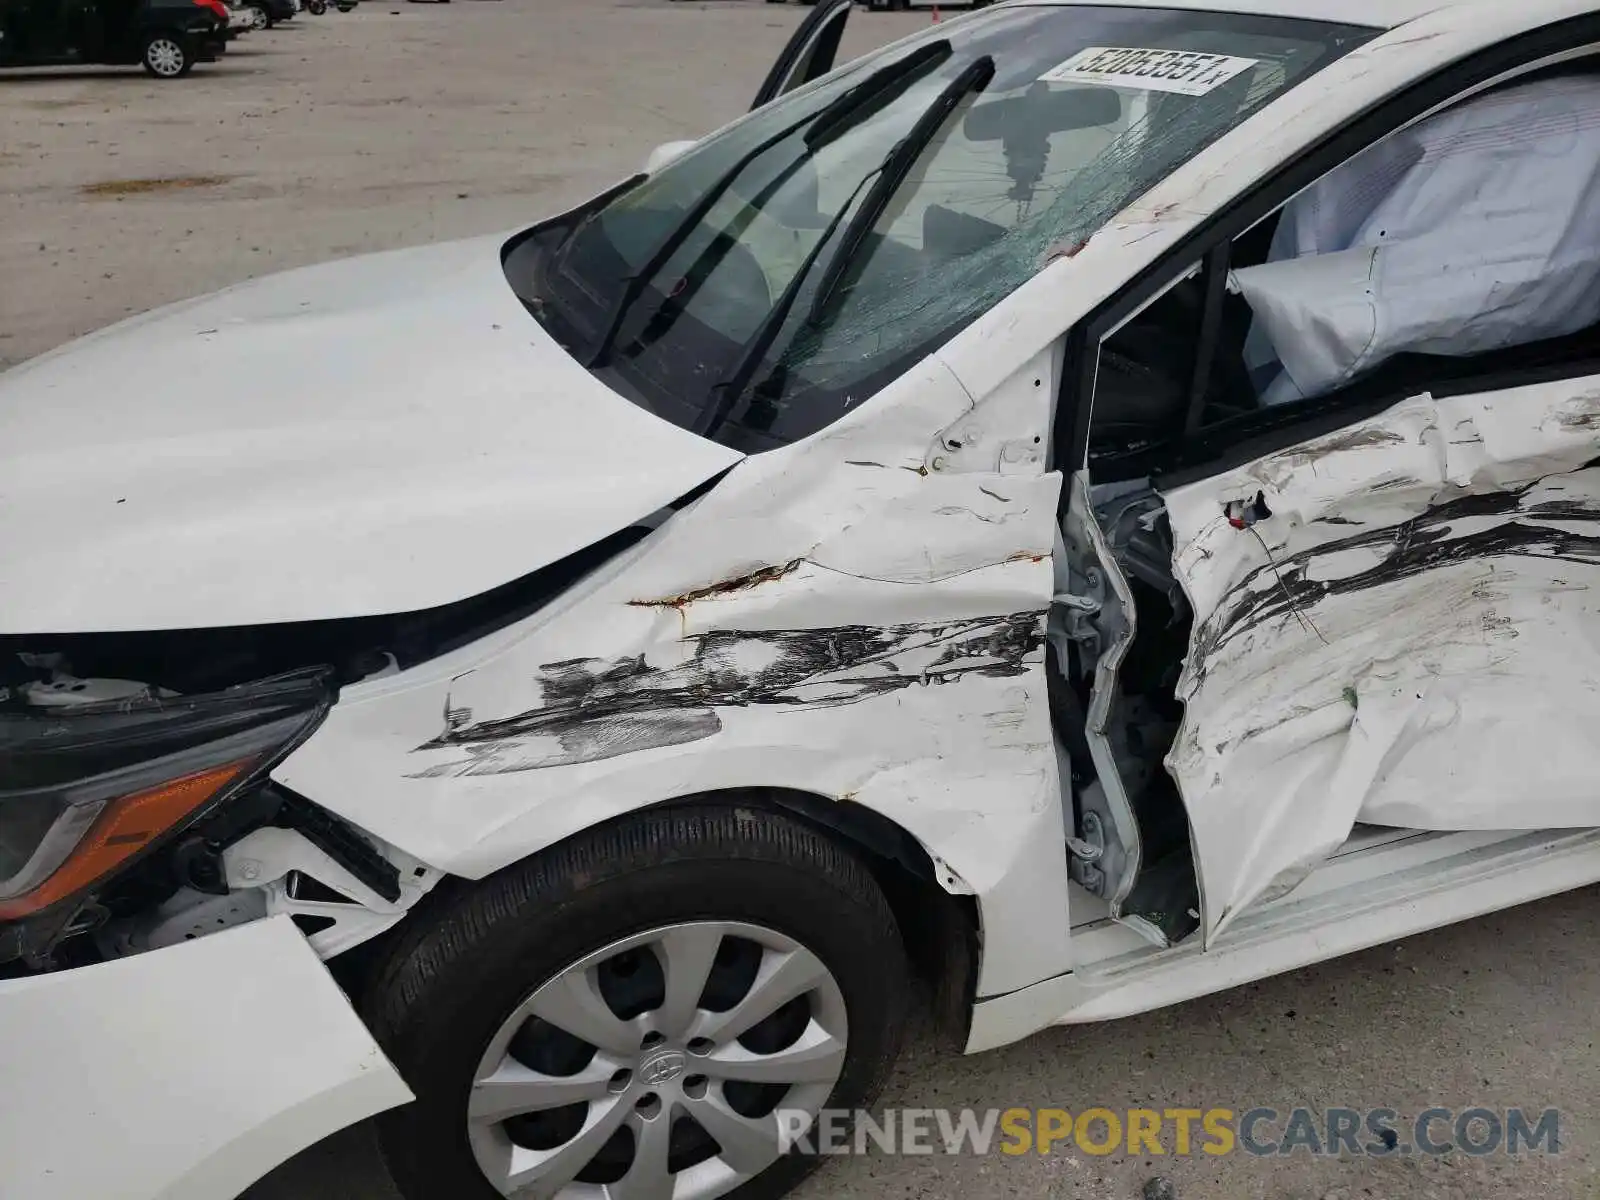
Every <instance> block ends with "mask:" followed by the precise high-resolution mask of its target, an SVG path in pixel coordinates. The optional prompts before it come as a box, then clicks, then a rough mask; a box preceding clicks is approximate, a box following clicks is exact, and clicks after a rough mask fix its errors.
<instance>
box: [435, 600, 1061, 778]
mask: <svg viewBox="0 0 1600 1200" xmlns="http://www.w3.org/2000/svg"><path fill="white" fill-rule="evenodd" d="M686 641H687V643H688V645H689V646H690V647H691V649H692V653H691V656H690V657H689V659H688V660H687V661H685V662H683V663H681V664H679V665H676V666H651V665H650V664H649V663H648V662H647V661H646V660H645V657H644V655H634V656H631V657H627V658H617V659H604V658H577V659H570V660H568V661H565V662H553V663H547V664H545V665H544V666H543V667H541V668H540V670H539V673H538V675H537V676H536V677H535V681H536V683H537V685H538V690H539V694H540V696H541V697H542V703H541V704H540V706H539V707H538V708H534V709H529V710H528V711H527V712H522V713H518V714H516V715H515V716H510V717H502V718H498V719H496V720H490V721H478V722H474V721H473V720H472V713H471V711H470V710H468V709H458V708H450V707H449V704H448V702H447V704H446V710H445V727H444V729H443V731H442V732H441V733H440V734H439V735H438V736H437V737H435V738H433V739H431V740H430V741H427V742H425V743H423V744H422V745H421V746H418V747H417V749H418V750H438V749H442V748H445V747H449V746H460V747H463V748H464V749H465V751H466V753H467V757H466V758H461V759H457V760H455V761H452V762H447V763H438V764H436V765H434V766H431V767H428V768H427V769H426V770H424V771H421V772H418V773H417V774H415V775H413V776H411V777H412V778H436V777H440V776H468V775H498V774H503V773H506V772H510V771H529V770H536V769H539V768H542V767H559V766H570V765H572V764H573V763H581V762H595V761H598V760H600V759H606V758H614V757H616V756H617V755H620V754H631V753H634V752H635V751H638V750H649V749H654V748H657V747H661V746H678V745H683V744H684V743H686V742H693V741H697V740H699V739H701V738H707V737H710V736H711V735H712V734H715V733H717V732H719V731H720V730H721V729H722V720H721V718H720V717H719V716H718V715H717V711H716V710H717V709H719V708H747V707H750V706H752V705H771V706H787V707H790V708H794V709H816V708H832V707H837V706H839V705H845V704H859V703H861V702H862V701H864V700H870V699H872V698H873V697H875V696H883V695H887V694H888V693H890V692H896V691H900V690H901V689H903V688H909V687H916V686H923V685H931V684H944V683H951V682H954V681H956V680H959V679H962V678H964V677H965V676H968V675H981V676H986V677H988V678H1005V677H1008V676H1016V675H1021V674H1024V673H1025V672H1026V671H1027V670H1028V664H1027V661H1026V660H1027V658H1028V656H1029V655H1031V654H1033V653H1035V652H1036V651H1038V650H1039V649H1040V648H1041V647H1042V646H1043V645H1044V613H1043V612H1022V613H1013V614H1011V615H1009V616H1000V617H974V618H968V619H964V620H958V621H943V622H939V623H936V624H919V625H889V626H867V625H840V626H834V627H830V628H824V629H786V630H772V631H756V632H745V631H736V630H715V631H713V632H711V633H704V634H698V635H695V636H693V637H690V638H688V639H686Z"/></svg>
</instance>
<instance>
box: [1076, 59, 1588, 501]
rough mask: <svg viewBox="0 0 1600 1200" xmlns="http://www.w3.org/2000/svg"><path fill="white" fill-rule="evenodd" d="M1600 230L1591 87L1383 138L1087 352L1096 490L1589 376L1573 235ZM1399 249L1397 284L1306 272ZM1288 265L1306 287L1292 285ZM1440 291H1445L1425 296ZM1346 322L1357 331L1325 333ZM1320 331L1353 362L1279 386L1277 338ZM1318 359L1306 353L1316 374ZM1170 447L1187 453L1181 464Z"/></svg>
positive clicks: (1495, 100) (1529, 85) (1553, 83)
mask: <svg viewBox="0 0 1600 1200" xmlns="http://www.w3.org/2000/svg"><path fill="white" fill-rule="evenodd" d="M1391 143H1398V144H1399V146H1400V149H1399V150H1398V151H1396V150H1394V149H1393V148H1392V147H1391V145H1390V144H1391ZM1374 159H1377V160H1378V161H1376V162H1374V161H1373V160H1374ZM1553 164H1559V165H1560V170H1559V171H1556V172H1552V170H1551V168H1552V165H1553ZM1441 180H1443V181H1444V183H1443V186H1441ZM1533 180H1538V181H1539V183H1538V186H1530V184H1531V181H1533ZM1519 200H1520V203H1519ZM1443 202H1448V203H1443ZM1408 203H1413V204H1414V207H1412V208H1411V209H1410V210H1409V211H1408V210H1407V207H1406V206H1407V204H1408ZM1597 217H1600V74H1596V73H1594V71H1593V70H1592V69H1591V70H1587V71H1582V72H1574V71H1573V70H1571V69H1570V68H1565V69H1561V70H1557V71H1554V72H1550V73H1547V74H1544V75H1542V76H1536V77H1524V78H1522V79H1518V80H1515V81H1512V82H1510V83H1508V84H1505V85H1502V86H1501V87H1497V88H1494V89H1492V90H1490V91H1488V92H1485V93H1483V94H1482V95H1479V96H1476V97H1473V98H1471V99H1469V100H1466V101H1464V102H1462V103H1461V104H1458V105H1456V106H1453V107H1452V108H1449V109H1446V110H1444V111H1442V112H1440V113H1436V114H1434V115H1432V116H1430V117H1428V118H1426V119H1424V120H1423V121H1421V122H1419V123H1417V124H1416V125H1415V126H1413V127H1412V128H1411V129H1409V130H1406V131H1402V133H1400V134H1399V135H1396V137H1395V138H1391V139H1386V142H1385V143H1380V144H1379V145H1378V146H1375V147H1373V148H1372V149H1370V150H1369V151H1368V152H1366V153H1365V154H1363V155H1359V156H1357V157H1356V158H1355V159H1352V160H1350V161H1348V162H1346V163H1345V164H1343V165H1342V166H1341V167H1339V168H1338V169H1336V170H1335V171H1333V172H1331V173H1330V174H1328V175H1326V176H1324V177H1323V178H1322V179H1321V180H1320V181H1318V182H1317V183H1316V184H1315V185H1313V186H1312V187H1311V188H1309V189H1307V190H1306V191H1304V192H1302V193H1301V194H1300V195H1299V196H1297V197H1295V198H1294V199H1293V200H1291V201H1290V202H1289V203H1288V204H1287V205H1285V206H1284V207H1282V208H1280V209H1278V210H1277V211H1275V212H1274V213H1272V214H1271V215H1270V216H1268V217H1267V218H1266V219H1264V220H1262V221H1261V222H1259V223H1257V224H1256V225H1255V226H1254V227H1252V228H1251V229H1249V230H1248V231H1247V232H1245V233H1244V234H1242V235H1241V236H1239V237H1237V238H1235V239H1233V240H1232V241H1231V242H1230V243H1228V244H1227V245H1225V246H1222V247H1218V248H1216V250H1215V251H1214V252H1213V253H1212V254H1211V255H1209V256H1208V257H1207V259H1206V261H1205V262H1203V263H1199V264H1196V265H1195V266H1194V267H1193V268H1192V269H1191V270H1190V271H1189V272H1188V273H1187V274H1186V275H1185V276H1183V277H1182V278H1180V280H1179V281H1178V282H1177V283H1176V284H1175V285H1174V286H1172V287H1171V288H1170V289H1168V290H1167V291H1166V292H1165V293H1164V294H1162V295H1161V296H1160V297H1159V298H1158V299H1156V300H1155V301H1154V302H1153V303H1151V304H1150V305H1149V306H1147V307H1146V308H1145V309H1144V310H1143V311H1141V312H1140V313H1138V314H1137V315H1136V316H1134V317H1133V319H1131V320H1130V321H1128V322H1127V323H1126V324H1125V325H1123V326H1122V328H1120V329H1119V330H1117V331H1116V332H1115V333H1114V334H1112V335H1111V336H1110V337H1108V338H1107V339H1106V340H1105V341H1104V343H1103V344H1102V346H1101V352H1100V362H1099V374H1098V379H1097V381H1096V385H1095V399H1094V412H1093V417H1092V425H1091V435H1090V436H1091V442H1090V458H1091V462H1092V463H1094V476H1095V479H1096V482H1097V483H1098V482H1107V481H1113V480H1116V479H1126V478H1135V477H1139V476H1141V475H1147V474H1150V473H1151V470H1152V469H1153V468H1160V467H1162V466H1166V467H1173V468H1176V467H1182V466H1185V465H1188V464H1189V463H1192V462H1194V461H1197V460H1200V461H1203V460H1204V458H1205V457H1206V456H1208V455H1209V454H1210V453H1212V452H1213V451H1214V450H1215V448H1216V447H1217V445H1218V444H1219V441H1220V438H1227V439H1230V440H1237V439H1239V438H1241V437H1244V436H1246V435H1247V434H1249V433H1250V432H1253V431H1255V430H1257V429H1261V428H1266V427H1268V426H1272V425H1278V424H1281V423H1283V422H1285V421H1289V422H1292V421H1295V420H1298V419H1300V418H1303V417H1304V416H1306V415H1307V414H1308V413H1310V412H1313V411H1317V410H1324V411H1325V410H1328V409H1332V408H1341V409H1342V408H1346V407H1356V406H1360V405H1362V404H1364V403H1367V402H1371V401H1377V400H1384V399H1391V400H1398V399H1400V398H1402V397H1404V396H1406V395H1412V394H1416V393H1417V392H1420V391H1424V390H1426V391H1430V392H1432V393H1433V394H1434V395H1436V396H1440V395H1449V394H1453V393H1460V392H1463V391H1477V390H1491V389H1493V388H1496V387H1505V386H1512V385H1513V384H1514V383H1529V382H1536V381H1537V380H1538V379H1539V378H1541V377H1551V376H1555V377H1559V376H1562V375H1570V374H1572V372H1573V370H1574V364H1576V363H1589V362H1593V363H1595V365H1596V367H1597V369H1600V246H1597V244H1595V243H1593V241H1592V239H1591V238H1590V237H1589V236H1588V234H1587V232H1586V231H1587V230H1590V229H1593V228H1594V224H1593V222H1594V220H1595V218H1597ZM1508 246H1509V247H1510V251H1511V252H1512V253H1511V254H1508ZM1397 248H1398V250H1399V252H1400V253H1401V254H1404V255H1408V256H1409V258H1408V260H1407V261H1406V262H1405V266H1406V268H1407V273H1406V274H1405V275H1404V276H1402V275H1400V274H1392V275H1389V276H1385V275H1383V274H1381V273H1379V272H1376V271H1373V272H1369V273H1367V274H1368V275H1370V277H1363V278H1360V279H1357V280H1356V281H1355V282H1354V283H1352V284H1348V285H1342V284H1341V282H1340V281H1335V282H1333V283H1332V284H1329V283H1328V281H1327V280H1326V279H1325V278H1319V277H1318V276H1317V275H1315V274H1314V273H1313V272H1314V271H1315V268H1316V267H1317V266H1319V265H1321V263H1322V262H1326V261H1327V260H1328V259H1329V258H1330V256H1332V255H1336V254H1339V253H1348V252H1350V251H1356V252H1358V253H1362V254H1363V255H1364V257H1363V260H1362V261H1363V264H1366V263H1374V262H1377V261H1379V260H1378V259H1377V258H1376V257H1375V252H1378V251H1380V250H1381V251H1382V252H1383V253H1385V254H1388V253H1392V252H1394V251H1396V249H1397ZM1289 260H1294V262H1295V264H1296V265H1300V264H1304V265H1305V266H1307V267H1309V268H1311V271H1307V272H1305V273H1303V274H1302V275H1301V278H1300V279H1298V280H1297V279H1295V278H1294V276H1293V275H1292V274H1289V273H1286V272H1285V271H1284V270H1283V268H1284V266H1285V265H1286V264H1287V263H1288V262H1289ZM1314 260H1321V261H1320V262H1317V261H1314ZM1269 273H1271V275H1270V276H1269ZM1446 275H1447V276H1448V278H1449V281H1450V286H1448V287H1441V288H1438V289H1434V288H1432V287H1430V286H1429V285H1430V283H1432V281H1433V279H1434V278H1439V277H1444V276H1446ZM1269 278H1270V279H1271V283H1270V285H1269V286H1259V284H1266V283H1268V281H1269ZM1253 285H1255V286H1253ZM1384 285H1388V287H1389V289H1390V290H1389V291H1385V287H1384ZM1435 291H1437V295H1435ZM1214 292H1215V293H1220V296H1219V301H1220V302H1219V303H1218V304H1217V306H1216V308H1215V310H1214V311H1208V305H1207V299H1208V295H1209V294H1211V293H1214ZM1286 295H1287V296H1288V305H1289V308H1288V309H1286V310H1285V311H1283V312H1282V313H1281V314H1279V315H1280V316H1281V317H1282V319H1280V320H1279V321H1278V322H1276V324H1277V326H1278V328H1277V332H1276V333H1275V334H1271V333H1269V332H1268V331H1267V328H1266V327H1267V326H1268V325H1269V324H1271V322H1268V321H1265V320H1263V313H1262V312H1261V311H1258V308H1260V309H1265V310H1268V311H1269V313H1270V309H1271V307H1272V306H1273V305H1274V303H1275V302H1276V303H1278V304H1279V305H1280V307H1281V306H1282V304H1283V301H1284V298H1285V296H1286ZM1419 306H1421V308H1422V309H1424V310H1425V311H1422V312H1420V313H1419V312H1418V308H1419ZM1387 309H1401V310H1403V311H1404V313H1405V319H1404V320H1391V319H1388V318H1387V317H1386V315H1385V312H1386V310H1387ZM1291 310H1292V311H1291ZM1353 319H1354V320H1357V321H1364V322H1366V326H1367V327H1366V328H1364V329H1361V328H1356V329H1351V330H1342V329H1339V328H1338V327H1339V326H1341V325H1349V324H1351V322H1352V320H1353ZM1330 327H1332V328H1334V329H1335V330H1336V335H1335V336H1334V338H1333V340H1335V341H1339V340H1340V339H1341V338H1342V339H1343V340H1344V342H1345V343H1349V342H1354V343H1355V349H1357V350H1359V351H1360V353H1359V354H1356V353H1351V352H1349V350H1348V347H1347V346H1346V345H1344V344H1341V345H1340V346H1338V347H1336V349H1338V350H1342V351H1344V352H1345V353H1344V360H1343V361H1342V362H1340V363H1338V364H1337V365H1338V366H1340V367H1342V368H1344V370H1343V372H1342V373H1341V374H1340V375H1339V376H1338V377H1336V378H1333V379H1328V380H1321V381H1318V382H1319V383H1320V384H1321V386H1318V387H1314V388H1300V387H1297V386H1295V383H1294V381H1293V380H1292V379H1290V378H1288V377H1287V372H1286V371H1285V370H1284V368H1283V363H1284V362H1285V361H1297V360H1299V359H1302V358H1304V357H1306V355H1305V354H1304V353H1301V351H1302V350H1304V349H1306V348H1303V347H1297V346H1293V345H1290V344H1287V342H1286V339H1292V338H1296V337H1304V338H1306V339H1310V340H1318V339H1321V340H1327V339H1328V338H1329V336H1330V335H1329V333H1328V331H1329V329H1330ZM1274 337H1276V338H1277V340H1278V342H1279V343H1280V344H1277V345H1275V344H1274V341H1273V339H1274ZM1326 349H1327V347H1325V346H1321V345H1314V346H1311V347H1309V350H1310V351H1311V352H1312V355H1313V357H1315V356H1316V353H1317V352H1320V351H1324V350H1326ZM1324 357H1325V355H1324ZM1206 433H1211V434H1213V436H1211V437H1207V436H1204V435H1205V434H1206ZM1197 434H1198V435H1201V436H1199V437H1196V435H1197ZM1217 435H1220V437H1219V436H1217ZM1184 440H1191V441H1194V442H1196V443H1197V444H1196V445H1195V446H1193V447H1191V448H1190V449H1189V451H1188V452H1185V451H1184V450H1183V449H1181V448H1180V447H1179V444H1178V443H1180V442H1181V441H1184Z"/></svg>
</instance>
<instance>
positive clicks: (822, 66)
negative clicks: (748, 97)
mask: <svg viewBox="0 0 1600 1200" xmlns="http://www.w3.org/2000/svg"><path fill="white" fill-rule="evenodd" d="M854 3H855V0H821V2H820V3H818V4H817V6H816V7H815V8H813V9H812V10H811V11H810V12H809V13H807V14H806V19H805V20H804V21H801V22H800V28H799V29H796V30H795V31H794V36H793V37H791V38H790V39H789V41H788V44H787V45H785V46H784V48H783V53H781V54H779V55H778V61H777V62H775V63H773V64H772V70H770V71H769V72H767V77H766V79H765V80H763V81H762V84H761V87H760V89H759V90H758V91H757V92H756V98H755V101H754V102H753V103H752V104H751V105H750V107H751V109H752V110H754V109H757V108H760V107H761V106H762V105H763V104H770V103H771V102H772V101H774V100H776V99H777V98H778V97H779V96H782V95H783V94H785V93H786V92H792V91H794V90H795V88H797V87H803V86H804V85H806V84H808V83H810V82H811V81H812V80H813V79H820V78H821V77H822V76H824V75H826V74H827V73H828V72H829V71H831V70H833V64H834V60H835V59H836V58H838V55H839V39H840V38H841V37H842V36H844V26H845V22H846V21H848V20H849V19H850V9H851V8H852V7H853V6H854Z"/></svg>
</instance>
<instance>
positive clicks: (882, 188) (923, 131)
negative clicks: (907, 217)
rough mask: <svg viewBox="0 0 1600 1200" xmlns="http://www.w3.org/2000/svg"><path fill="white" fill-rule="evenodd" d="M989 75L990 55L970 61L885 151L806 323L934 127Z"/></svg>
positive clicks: (817, 317)
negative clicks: (904, 132)
mask: <svg viewBox="0 0 1600 1200" xmlns="http://www.w3.org/2000/svg"><path fill="white" fill-rule="evenodd" d="M993 78H994V59H993V58H992V57H990V56H989V55H987V54H986V55H984V56H983V57H982V58H980V59H978V60H977V61H976V62H974V63H973V64H972V65H971V66H970V67H968V68H967V69H966V70H965V71H963V72H961V74H960V75H957V76H956V77H955V79H954V80H952V81H951V83H950V86H949V87H947V88H945V90H944V91H942V92H940V93H939V95H938V97H937V98H936V99H935V100H934V102H933V103H932V104H930V105H929V106H928V109H927V111H926V112H924V113H923V114H922V116H920V117H918V118H917V123H916V124H915V125H913V126H912V127H911V132H909V133H907V134H906V136H905V137H903V138H901V139H900V141H899V142H898V143H897V144H896V145H895V148H894V149H893V150H891V151H889V157H888V158H887V159H885V160H884V163H883V168H882V171H881V173H880V174H879V175H878V181H877V183H875V184H873V185H872V190H871V191H870V192H868V193H867V198H866V199H865V200H863V201H862V202H861V208H860V209H859V210H858V211H857V212H856V215H855V219H854V220H852V221H851V222H850V224H849V225H847V226H846V227H845V231H844V235H843V236H842V237H841V238H840V240H839V249H838V251H837V252H836V253H835V254H834V256H833V258H831V259H830V260H829V261H828V266H827V269H826V270H824V271H823V273H822V279H821V281H820V282H819V283H818V284H817V292H816V296H815V297H814V298H813V299H812V301H811V311H810V312H808V313H807V314H806V324H807V325H812V326H814V325H817V324H818V323H820V322H821V320H822V314H823V312H824V311H825V310H826V309H827V307H828V301H829V300H830V299H832V297H833V293H834V292H835V291H836V290H837V289H838V287H839V281H840V280H841V279H843V278H844V274H845V272H846V271H847V270H849V269H850V265H851V264H852V263H853V262H854V261H855V257H856V255H857V253H859V252H860V250H861V243H862V242H864V241H866V238H867V235H868V234H869V233H871V232H872V229H873V227H874V226H875V225H877V223H878V220H879V218H880V217H882V216H883V214H884V210H885V209H887V208H888V207H889V201H890V199H891V198H893V196H894V194H895V193H896V192H897V191H899V190H900V185H901V184H903V183H904V182H905V181H906V176H907V175H909V174H911V168H912V167H914V166H916V164H917V159H919V158H921V157H922V153H923V151H925V150H926V149H927V148H928V145H929V143H931V142H932V141H933V139H934V138H936V137H938V136H939V131H940V130H941V129H943V128H944V125H945V122H946V121H948V120H949V119H950V114H951V113H953V112H955V110H956V106H957V105H958V104H960V103H961V102H962V101H963V100H964V99H966V97H967V95H968V94H969V93H971V92H981V91H982V90H983V89H984V88H986V87H988V86H989V81H990V80H991V79H993Z"/></svg>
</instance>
